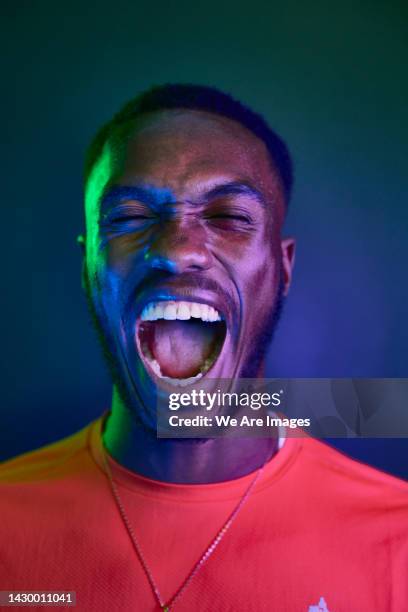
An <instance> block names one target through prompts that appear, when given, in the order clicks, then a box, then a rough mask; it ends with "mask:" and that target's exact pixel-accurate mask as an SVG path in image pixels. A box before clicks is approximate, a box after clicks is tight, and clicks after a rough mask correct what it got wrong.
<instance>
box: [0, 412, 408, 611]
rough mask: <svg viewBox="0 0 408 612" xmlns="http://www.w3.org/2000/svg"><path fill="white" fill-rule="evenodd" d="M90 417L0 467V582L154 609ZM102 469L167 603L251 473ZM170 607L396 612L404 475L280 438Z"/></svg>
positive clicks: (404, 521)
mask: <svg viewBox="0 0 408 612" xmlns="http://www.w3.org/2000/svg"><path fill="white" fill-rule="evenodd" d="M101 423H102V419H98V420H97V421H95V422H94V423H92V424H91V425H89V426H88V427H86V428H85V429H83V430H82V431H80V432H78V433H77V434H75V435H73V436H70V437H69V438H66V439H64V440H61V441H59V442H57V443H55V444H52V445H50V446H47V447H45V448H42V449H39V450H37V451H34V452H30V453H27V454H25V455H22V456H20V457H17V458H16V459H13V460H11V461H8V462H6V463H4V464H3V466H2V467H1V469H0V482H1V487H0V491H1V497H0V590H3V591H5V590H7V591H18V590H21V591H76V602H77V604H76V609H77V610H84V611H86V612H91V611H94V610H95V612H112V611H116V610H118V611H124V612H127V611H136V612H138V611H141V612H153V611H156V610H159V606H158V605H157V602H156V600H155V598H154V596H153V593H152V589H151V587H150V585H149V583H148V580H147V578H146V575H145V573H144V571H143V569H142V567H141V564H140V562H139V560H138V558H137V556H136V553H135V551H134V549H133V547H132V543H131V541H130V539H129V535H128V533H127V531H126V529H125V527H124V524H123V522H122V519H121V517H120V515H119V512H118V509H117V506H116V505H115V501H114V499H113V496H112V492H111V489H110V488H109V485H108V481H107V477H106V475H105V473H104V471H103V464H102V455H101V452H102V446H101ZM111 469H112V472H113V475H114V478H115V480H116V482H117V484H118V489H119V492H120V496H121V498H122V500H123V503H124V506H125V508H126V512H127V515H128V516H129V519H130V522H131V524H132V526H133V529H134V532H135V534H136V536H137V538H138V540H139V543H140V545H141V548H142V550H143V553H144V556H145V558H146V560H147V563H148V565H149V567H150V568H151V571H152V574H153V576H154V579H155V581H156V583H157V585H158V588H159V591H160V592H161V594H162V596H163V598H164V599H165V600H168V599H170V598H171V596H172V595H173V594H174V593H175V592H176V591H177V589H178V587H179V586H180V584H182V583H183V581H184V580H185V578H186V576H187V575H188V573H189V572H190V571H191V569H192V567H193V566H194V564H195V562H196V561H197V559H199V558H200V556H201V555H202V553H203V552H204V550H205V549H206V547H207V546H208V544H209V543H210V542H211V540H212V538H213V537H214V535H215V534H216V533H217V531H218V530H219V528H220V527H221V526H222V525H223V524H224V522H225V520H226V519H227V517H228V515H229V514H230V513H231V511H232V510H233V508H234V507H235V506H236V505H237V503H238V501H239V499H240V497H241V496H242V495H243V493H244V491H245V489H246V488H247V487H248V484H249V483H250V481H251V480H252V478H253V474H251V475H249V476H245V477H243V478H239V479H237V480H233V481H228V482H223V483H217V484H206V485H178V484H167V483H163V482H158V481H154V480H150V479H147V478H143V477H141V476H138V475H136V474H134V473H132V472H130V471H129V470H126V469H124V468H123V467H121V466H120V465H118V464H117V463H116V462H114V461H111ZM18 609H19V608H18ZM21 609H23V608H21ZM24 609H25V608H24ZM31 609H33V608H31ZM41 609H43V608H41ZM66 609H68V608H66ZM174 610H176V611H180V612H183V611H184V612H192V611H196V612H218V611H220V612H230V611H231V612H232V611H234V612H236V611H240V612H263V611H265V612H266V611H268V612H271V611H274V612H308V611H309V610H310V611H316V612H317V611H319V612H320V611H329V612H383V611H384V612H385V611H387V612H388V611H395V612H403V611H404V610H408V483H405V482H403V481H400V480H398V479H397V478H394V477H392V476H388V475H386V474H383V473H381V472H379V471H377V470H375V469H372V468H370V467H368V466H365V465H362V464H359V463H357V462H355V461H353V460H351V459H349V458H347V457H345V456H343V455H342V454H340V453H339V452H337V451H335V450H334V449H332V448H330V447H328V446H326V445H325V444H323V443H321V442H318V441H316V440H313V439H310V438H288V439H287V440H286V443H285V445H284V446H283V448H282V449H281V450H280V451H279V452H278V453H277V454H276V455H275V457H274V458H273V459H272V460H271V461H270V462H269V463H268V464H267V465H266V467H265V470H264V472H263V473H262V475H261V478H260V479H259V480H258V482H257V484H256V486H255V488H254V490H253V492H252V494H251V496H250V497H249V499H248V501H247V503H246V504H245V505H244V506H243V507H242V510H241V512H240V513H239V514H238V516H237V518H236V520H235V522H234V523H233V524H232V526H231V528H230V530H229V531H228V532H227V534H226V535H225V536H224V538H223V539H222V541H221V542H220V544H219V545H218V547H217V548H216V550H215V552H214V554H213V555H212V556H211V557H210V558H209V559H208V561H207V562H206V563H205V564H204V565H203V566H202V567H201V569H200V570H199V572H198V573H197V575H196V576H195V577H194V578H193V580H192V581H191V582H190V584H189V585H188V587H187V588H186V590H185V591H184V593H183V594H182V596H181V598H180V599H179V600H178V601H177V602H176V604H175V606H174Z"/></svg>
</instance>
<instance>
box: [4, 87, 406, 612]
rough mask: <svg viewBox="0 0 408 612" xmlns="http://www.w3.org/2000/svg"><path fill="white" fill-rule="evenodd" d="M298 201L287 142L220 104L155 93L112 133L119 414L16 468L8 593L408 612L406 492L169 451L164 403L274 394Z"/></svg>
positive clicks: (96, 286) (265, 460) (400, 487)
mask: <svg viewBox="0 0 408 612" xmlns="http://www.w3.org/2000/svg"><path fill="white" fill-rule="evenodd" d="M291 186H292V170H291V161H290V157H289V154H288V152H287V149H286V146H285V144H284V143H283V141H282V140H281V139H280V138H279V137H278V136H277V135H276V134H275V133H274V132H272V131H271V130H270V128H269V127H268V126H267V125H266V123H265V122H264V120H263V119H262V118H261V117H259V116H258V115H256V114H255V113H253V112H252V111H251V110H250V109H248V108H246V107H244V106H243V105H241V104H240V103H238V102H236V101H235V100H233V99H232V98H230V97H229V96H227V95H225V94H223V93H221V92H219V91H217V90H215V89H211V88H205V87H198V86H182V85H172V86H164V87H158V88H154V89H152V90H150V91H148V92H146V93H144V94H142V95H141V96H139V97H138V98H137V99H136V100H133V101H132V102H131V103H129V104H128V105H127V106H126V107H125V108H124V109H123V110H122V111H121V112H120V113H119V114H118V115H116V116H115V117H114V118H113V120H112V121H111V122H109V123H108V124H107V125H106V126H105V127H104V128H102V130H101V131H100V132H99V134H98V135H97V137H96V138H95V140H94V141H93V143H92V144H91V146H90V149H89V152H88V156H87V163H86V180H85V209H86V234H85V235H84V236H82V237H81V238H80V242H81V244H82V246H83V249H84V268H83V285H84V288H85V290H86V294H87V298H88V302H89V305H90V309H91V312H92V315H93V319H94V322H95V326H96V328H97V331H98V335H99V337H100V340H101V343H102V346H103V350H104V353H105V355H106V358H107V360H108V363H109V366H110V369H111V372H112V378H113V383H114V386H113V399H112V405H111V410H110V411H109V413H107V414H106V415H104V416H103V417H101V418H100V419H98V420H97V421H96V422H94V423H92V424H91V425H90V426H88V427H86V428H85V429H84V430H82V431H81V432H79V433H77V434H75V435H73V436H71V437H70V438H67V439H65V440H62V441H60V442H57V443H56V444H53V445H51V446H48V447H45V448H43V449H40V450H38V451H34V452H32V453H28V454H26V455H23V456H22V457H19V458H16V459H14V460H12V461H9V462H7V463H6V464H5V465H3V467H2V470H1V479H2V481H3V486H2V496H1V500H2V501H1V519H2V520H1V534H2V535H1V556H0V570H1V571H0V576H1V578H0V580H1V585H0V586H1V589H2V590H8V591H75V592H76V602H77V607H78V608H79V609H81V610H97V611H98V612H99V611H111V610H140V611H153V610H159V609H170V610H173V609H174V610H180V611H182V610H184V611H191V610H199V611H200V612H201V611H223V612H226V611H230V610H231V611H232V610H242V611H250V612H252V611H253V612H255V611H264V610H265V611H266V610H268V611H270V610H274V611H275V610H276V611H278V612H281V611H289V612H292V611H293V612H297V611H302V610H304V611H307V610H321V611H323V610H326V611H327V610H330V611H331V612H333V611H335V612H342V611H344V612H351V611H356V612H357V611H358V612H361V611H363V610H372V611H374V610H375V611H386V610H387V611H388V610H395V611H402V610H404V609H406V607H407V605H408V594H407V584H408V574H407V570H408V547H407V527H408V501H407V500H408V496H407V493H408V486H407V484H406V483H404V482H402V481H399V480H397V479H396V478H393V477H391V476H388V475H385V474H382V473H380V472H377V471H376V470H374V469H371V468H369V467H367V466H364V465H360V464H358V463H356V462H354V461H352V460H351V459H348V458H346V457H344V456H342V455H341V454H339V453H337V452H336V451H334V450H333V449H330V448H329V447H327V446H326V445H324V444H322V443H320V442H317V441H315V440H313V439H311V438H296V437H292V438H288V439H286V440H285V434H284V432H283V433H282V432H280V435H279V437H278V438H277V437H268V438H259V437H257V438H243V439H237V438H231V437H222V438H211V439H204V440H194V439H175V438H172V439H158V438H157V435H156V404H157V398H158V397H159V396H160V394H161V393H162V392H163V390H165V389H168V388H173V389H179V388H180V386H182V385H187V386H188V385H189V384H192V383H194V382H196V381H198V380H203V381H205V380H209V381H211V380H212V379H214V380H217V379H221V378H223V379H233V380H234V379H239V378H243V377H254V378H255V377H261V376H262V374H263V365H264V358H265V352H266V348H267V345H268V343H269V341H270V339H271V336H272V332H273V329H274V327H275V325H276V322H277V320H278V317H279V313H280V310H281V305H282V301H283V299H284V296H285V295H286V294H287V292H288V290H289V286H290V281H291V275H292V268H293V263H294V246H295V243H294V240H293V239H291V238H283V237H282V235H281V233H282V226H283V222H284V218H285V212H286V209H287V206H288V202H289V197H290V191H291Z"/></svg>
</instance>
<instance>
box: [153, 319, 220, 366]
mask: <svg viewBox="0 0 408 612" xmlns="http://www.w3.org/2000/svg"><path fill="white" fill-rule="evenodd" d="M215 327H216V326H215V325H214V324H213V323H203V322H199V321H194V320H190V321H164V320H161V321H156V322H155V323H153V334H152V336H151V345H150V350H151V352H152V354H153V356H154V358H155V359H156V361H157V362H158V363H159V365H160V369H161V373H162V374H163V375H164V376H170V377H171V378H189V377H190V376H195V375H196V374H198V373H199V371H200V368H201V367H202V366H203V365H204V362H205V360H206V359H208V357H210V355H211V353H212V352H213V349H214V346H215V341H216V331H215V329H214V328H215Z"/></svg>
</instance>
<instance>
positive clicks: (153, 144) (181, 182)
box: [86, 109, 285, 220]
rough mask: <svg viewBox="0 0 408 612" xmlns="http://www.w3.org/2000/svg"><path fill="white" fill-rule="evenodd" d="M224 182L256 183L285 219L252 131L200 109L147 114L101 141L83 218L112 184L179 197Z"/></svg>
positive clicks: (273, 176)
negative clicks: (153, 190)
mask: <svg viewBox="0 0 408 612" xmlns="http://www.w3.org/2000/svg"><path fill="white" fill-rule="evenodd" d="M228 182H243V183H246V184H249V185H251V186H252V187H254V188H256V189H257V190H258V191H259V192H261V193H262V194H263V197H264V199H265V201H266V202H269V203H270V205H271V208H274V213H275V215H276V214H277V215H278V217H280V218H281V220H283V217H284V210H285V203H284V194H283V188H282V183H281V180H280V176H279V173H278V172H277V170H276V169H275V168H274V165H273V162H272V160H271V157H270V155H269V153H268V151H267V148H266V146H265V144H264V143H263V141H262V140H260V139H259V138H258V137H257V136H255V134H253V133H252V132H251V131H249V130H248V129H246V128H245V127H244V126H242V125H241V124H240V123H238V122H236V121H234V120H231V119H228V118H226V117H221V116H218V115H215V114H213V113H208V112H203V111H194V110H184V109H180V110H167V111H160V112H154V113H149V114H145V115H142V116H141V117H138V118H137V120H135V121H133V122H130V123H128V124H126V125H121V126H118V127H116V128H115V130H114V131H113V133H112V134H111V136H110V138H109V140H108V141H107V142H106V143H105V146H104V149H103V152H102V154H101V155H100V157H99V159H98V161H97V162H96V164H95V166H94V168H93V170H92V173H91V177H90V180H89V181H88V185H87V189H86V209H87V217H89V216H90V215H91V216H92V217H94V214H97V208H98V204H99V201H100V198H101V196H102V195H103V192H104V191H105V189H106V188H107V187H109V186H111V185H114V184H116V185H125V186H132V185H139V184H145V185H148V186H151V187H154V188H158V189H164V190H166V192H170V193H171V194H172V197H173V198H174V199H176V200H178V201H182V200H183V199H184V198H186V199H190V198H194V196H195V195H196V194H199V193H200V192H201V191H205V190H208V189H211V187H213V186H216V185H217V184H222V183H228ZM91 211H93V212H91Z"/></svg>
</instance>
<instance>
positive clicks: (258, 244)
mask: <svg viewBox="0 0 408 612" xmlns="http://www.w3.org/2000/svg"><path fill="white" fill-rule="evenodd" d="M86 218H87V237H86V261H85V264H86V265H85V280H86V285H87V290H88V297H89V299H90V301H91V304H92V308H93V311H94V314H95V315H96V319H97V324H98V328H99V331H100V333H101V335H102V336H103V339H104V343H105V346H106V347H107V350H108V353H109V356H110V360H111V361H112V362H113V364H114V370H115V377H116V379H117V380H116V382H119V388H120V391H121V393H122V395H123V396H124V399H125V401H126V403H127V404H130V408H131V409H132V410H134V411H136V413H137V415H138V417H139V418H140V419H141V420H142V422H143V423H144V424H145V425H146V426H148V427H151V428H155V396H156V393H157V392H158V391H159V392H160V389H166V390H170V391H174V390H180V389H179V387H180V386H181V385H183V386H185V385H187V384H189V383H193V382H195V381H198V380H200V379H208V378H211V379H218V378H227V379H233V378H237V377H243V376H246V377H250V376H256V375H259V372H260V367H261V364H262V359H263V356H264V352H265V349H266V346H265V344H266V342H265V339H266V338H268V337H269V336H270V333H271V329H272V327H273V321H274V316H275V315H276V311H277V309H278V303H279V301H280V299H281V297H282V294H283V293H286V291H287V289H288V287H289V283H290V276H291V267H292V262H293V250H294V249H293V241H292V240H282V239H281V228H282V222H283V218H284V197H283V190H282V186H281V182H280V180H279V176H278V174H277V172H276V171H275V170H274V168H273V167H272V163H271V160H270V157H269V155H268V153H267V150H266V147H265V145H264V144H263V142H262V141H261V140H259V139H258V138H257V137H256V136H255V135H253V134H252V133H251V132H249V131H248V130H246V129H245V128H244V127H243V126H241V125H240V124H238V123H236V122H234V121H232V120H229V119H226V118H222V117H218V116H217V115H213V114H210V113H204V112H198V111H187V110H186V111H184V110H183V111H182V110H180V111H163V112H157V113H152V114H149V115H146V116H145V117H143V118H142V119H139V120H138V122H137V124H133V125H128V126H125V127H124V128H123V129H121V130H118V132H117V133H116V134H114V135H113V136H112V137H111V139H110V140H109V141H108V142H107V143H106V145H105V147H104V151H103V153H102V154H101V156H100V158H99V160H98V161H97V162H96V163H95V165H94V168H93V170H92V173H91V175H90V178H89V180H88V183H87V190H86Z"/></svg>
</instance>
